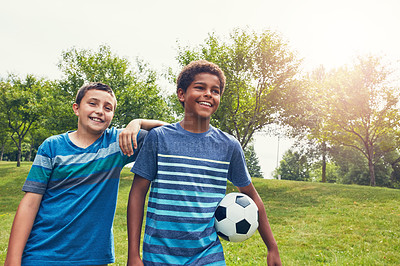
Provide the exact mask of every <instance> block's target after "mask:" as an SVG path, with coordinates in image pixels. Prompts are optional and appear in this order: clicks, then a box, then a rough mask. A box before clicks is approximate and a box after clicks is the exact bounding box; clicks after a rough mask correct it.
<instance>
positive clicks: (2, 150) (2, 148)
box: [0, 141, 6, 161]
mask: <svg viewBox="0 0 400 266" xmlns="http://www.w3.org/2000/svg"><path fill="white" fill-rule="evenodd" d="M5 146H6V142H5V141H4V142H3V144H1V155H0V161H3V156H4V147H5Z"/></svg>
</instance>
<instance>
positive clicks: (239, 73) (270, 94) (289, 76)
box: [177, 29, 299, 149]
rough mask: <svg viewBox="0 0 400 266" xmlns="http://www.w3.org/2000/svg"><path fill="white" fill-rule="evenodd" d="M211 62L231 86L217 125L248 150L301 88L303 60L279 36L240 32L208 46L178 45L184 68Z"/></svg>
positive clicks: (216, 116)
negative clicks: (193, 62)
mask: <svg viewBox="0 0 400 266" xmlns="http://www.w3.org/2000/svg"><path fill="white" fill-rule="evenodd" d="M198 59H206V60H208V61H211V62H214V63H216V64H218V65H219V66H220V67H221V69H222V70H223V71H224V73H225V76H226V87H225V92H224V94H223V97H222V101H221V104H220V107H219V109H218V111H217V112H216V113H215V114H214V115H213V118H212V121H211V122H212V124H214V125H215V126H216V127H218V128H220V129H221V130H223V131H226V132H228V133H230V134H232V135H233V136H235V137H236V138H237V139H238V140H239V142H240V144H241V146H242V148H243V149H245V148H246V146H247V145H248V143H249V142H250V141H251V140H252V137H253V134H254V133H255V132H256V131H259V130H261V129H263V128H264V127H265V126H266V125H268V124H271V123H273V122H275V121H276V119H277V117H279V113H280V111H281V110H282V109H283V108H284V106H285V105H286V104H289V103H288V101H287V99H289V97H290V95H291V93H292V91H293V89H294V87H295V86H297V84H296V82H297V81H296V74H297V73H298V66H299V61H298V60H297V59H296V58H295V55H294V54H293V53H292V52H291V51H290V50H289V48H288V45H287V44H286V43H285V42H284V41H283V40H282V38H281V37H280V36H278V34H276V33H274V32H271V31H268V30H265V31H263V32H261V33H256V32H254V31H250V30H241V29H235V30H233V31H232V33H231V34H230V36H229V37H228V38H227V39H225V40H223V39H221V38H219V37H217V36H216V35H215V34H210V35H209V36H208V39H206V40H205V43H204V44H203V45H200V46H198V47H195V48H190V47H181V46H179V47H178V56H177V60H178V62H179V63H180V64H181V65H182V66H184V65H187V64H188V63H190V62H191V61H193V60H198Z"/></svg>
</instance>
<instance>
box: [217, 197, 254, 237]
mask: <svg viewBox="0 0 400 266" xmlns="http://www.w3.org/2000/svg"><path fill="white" fill-rule="evenodd" d="M214 221H215V229H216V231H217V234H218V235H219V236H220V237H221V238H222V239H225V240H227V241H231V242H240V241H244V240H246V239H248V238H249V237H251V236H252V235H253V234H254V232H255V231H256V230H257V228H258V208H257V205H256V204H255V203H254V201H253V200H252V199H251V198H250V197H249V196H247V195H246V194H243V193H237V192H233V193H229V194H227V195H225V197H224V198H223V199H222V200H221V201H220V202H219V204H218V206H217V209H216V210H215V215H214Z"/></svg>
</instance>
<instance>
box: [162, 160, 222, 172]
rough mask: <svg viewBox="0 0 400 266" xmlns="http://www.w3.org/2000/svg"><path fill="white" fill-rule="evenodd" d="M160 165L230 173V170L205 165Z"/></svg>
mask: <svg viewBox="0 0 400 266" xmlns="http://www.w3.org/2000/svg"><path fill="white" fill-rule="evenodd" d="M158 165H163V166H174V167H186V168H195V169H204V170H211V171H215V172H222V173H228V169H219V168H214V167H208V166H203V165H193V164H184V163H164V162H158Z"/></svg>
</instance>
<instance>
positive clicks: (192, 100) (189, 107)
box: [177, 73, 221, 121]
mask: <svg viewBox="0 0 400 266" xmlns="http://www.w3.org/2000/svg"><path fill="white" fill-rule="evenodd" d="M177 94H178V99H179V101H181V102H183V103H184V108H185V117H187V118H188V117H191V118H192V119H199V120H208V121H209V120H210V117H211V115H212V114H213V113H215V112H216V111H217V109H218V106H219V103H220V100H221V88H220V81H219V79H218V77H217V76H216V75H213V74H210V73H199V74H197V75H196V76H195V78H194V80H193V82H192V83H191V84H190V85H189V86H188V88H187V90H186V92H184V91H183V90H182V89H178V91H177Z"/></svg>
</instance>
